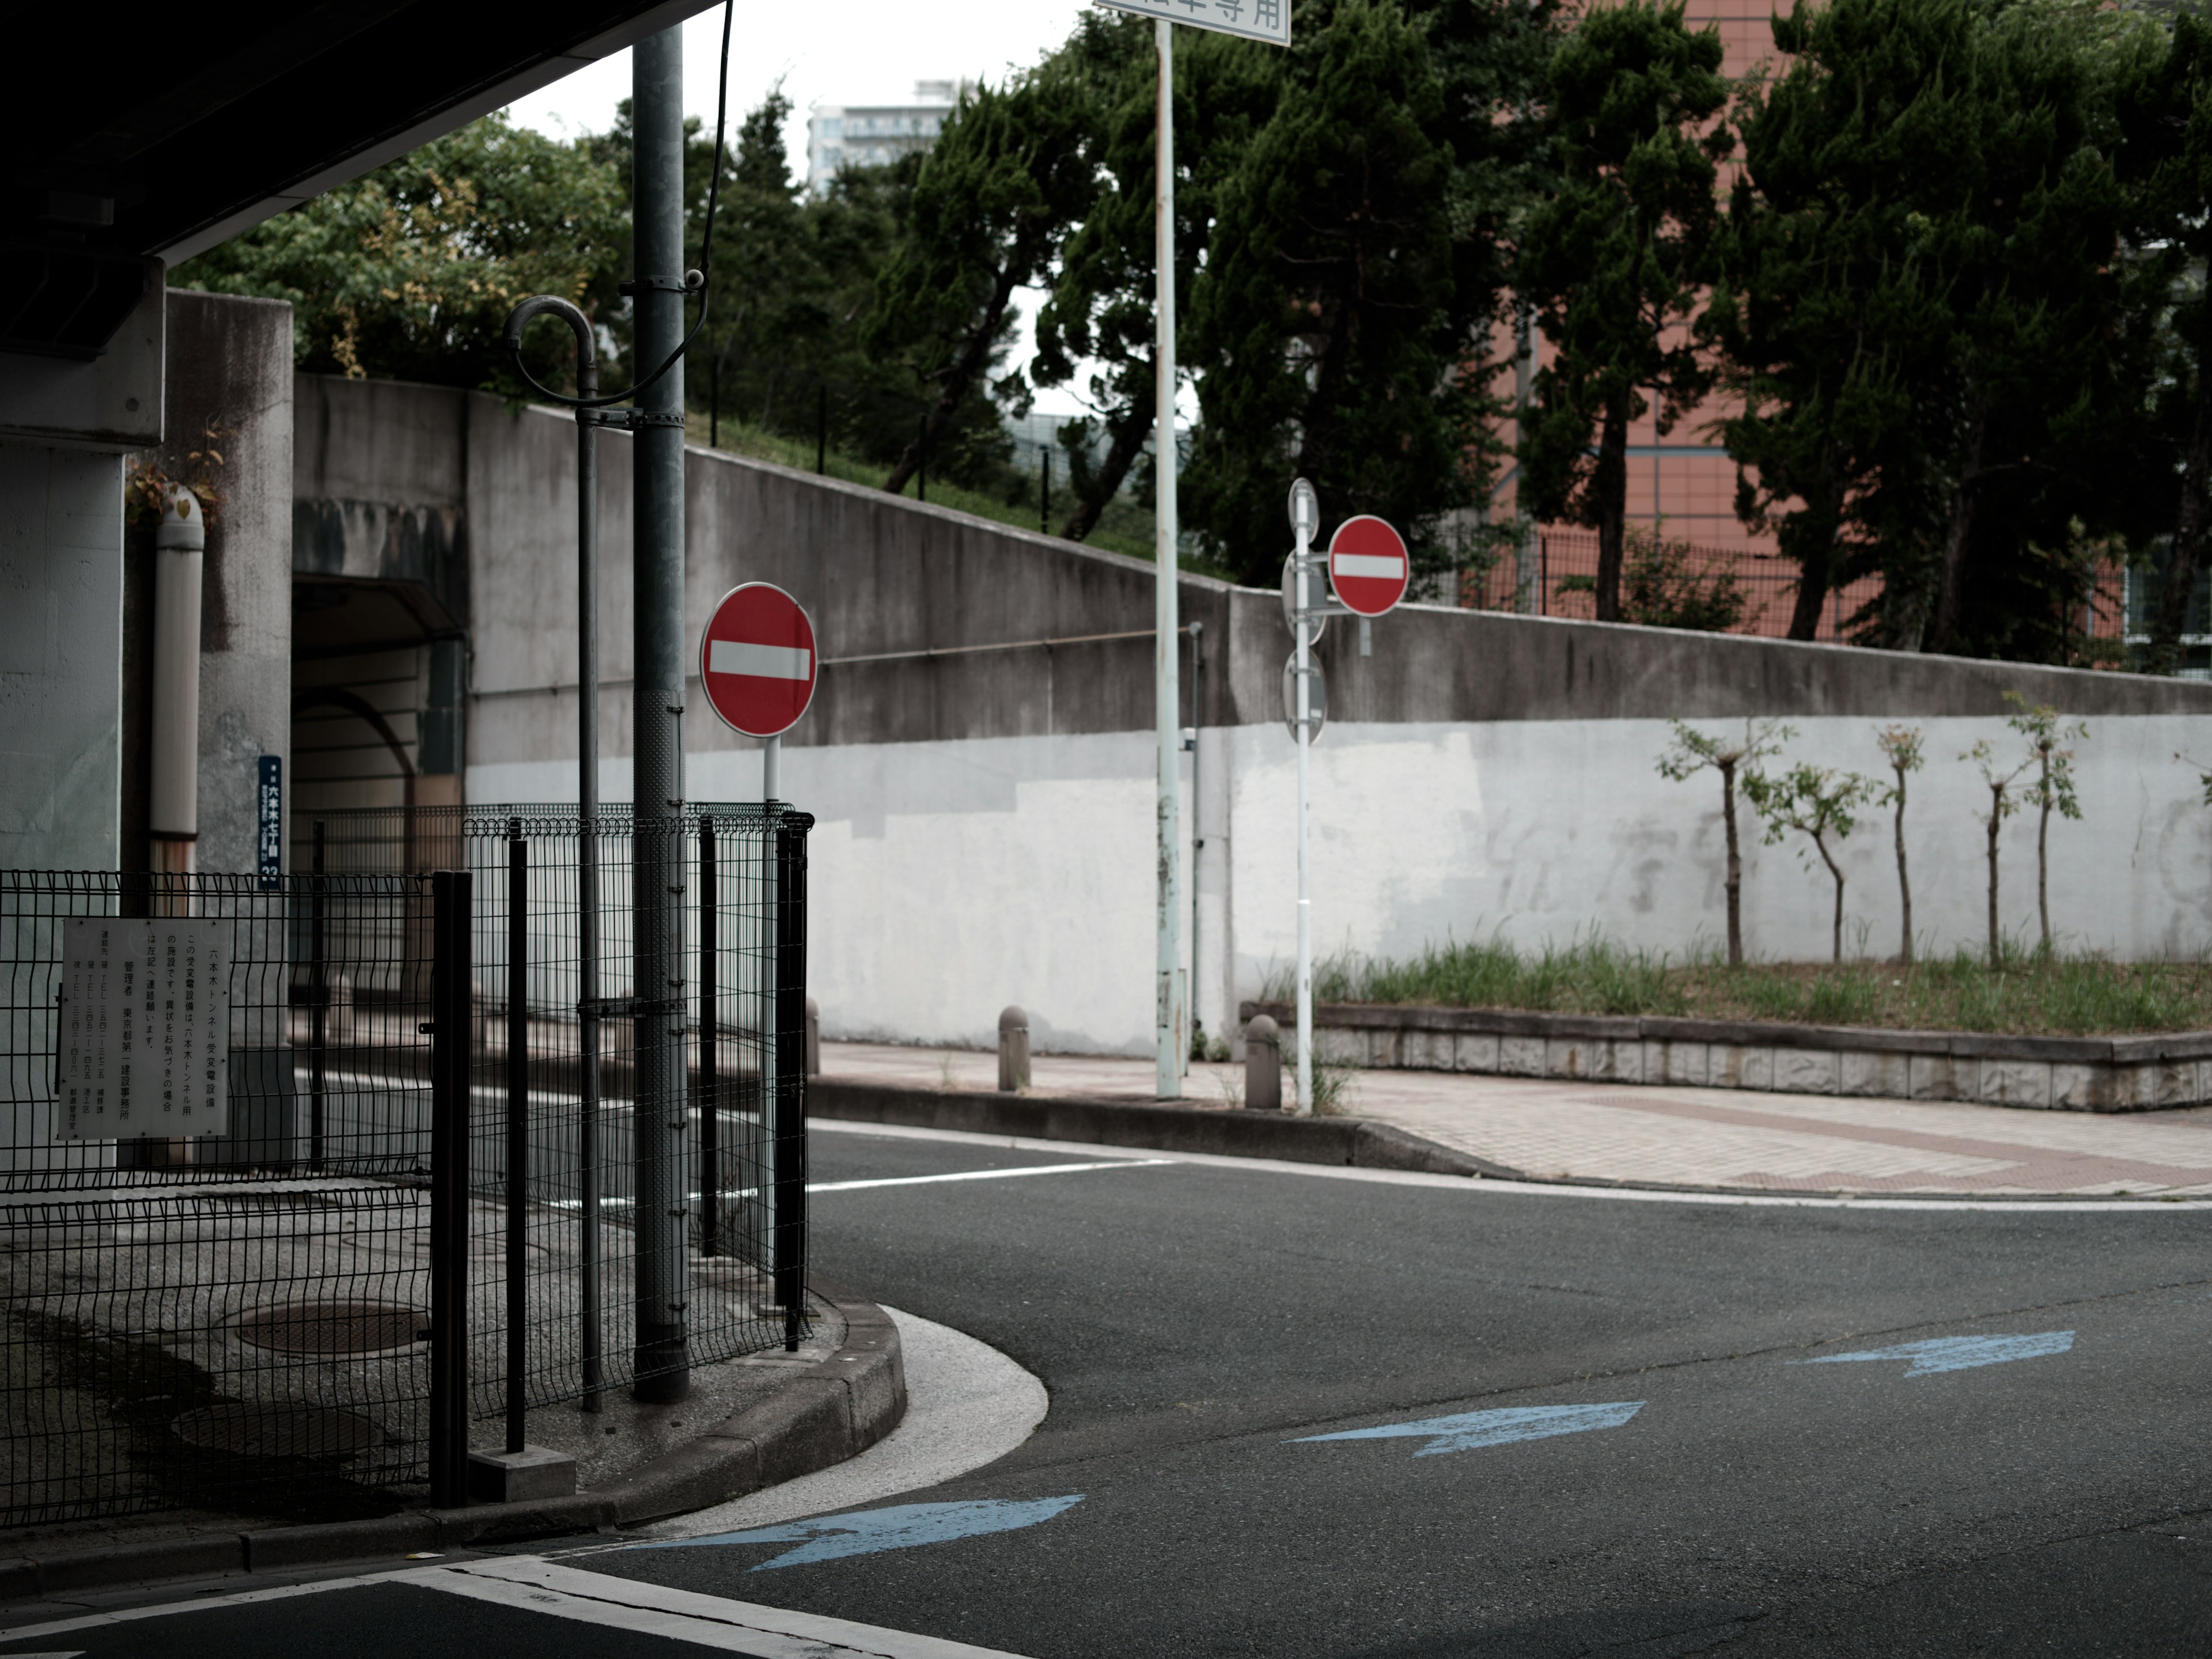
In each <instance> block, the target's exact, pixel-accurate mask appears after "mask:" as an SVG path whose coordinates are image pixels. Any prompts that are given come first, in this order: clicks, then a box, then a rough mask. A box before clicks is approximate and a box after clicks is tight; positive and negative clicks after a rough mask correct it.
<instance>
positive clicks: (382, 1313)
mask: <svg viewBox="0 0 2212 1659" xmlns="http://www.w3.org/2000/svg"><path fill="white" fill-rule="evenodd" d="M429 1329H430V1321H429V1316H428V1315H426V1314H421V1313H417V1312H416V1310H414V1309H412V1308H397V1307H393V1306H392V1304H389V1303H382V1302H301V1303H295V1304H291V1305H289V1306H287V1307H282V1308H263V1309H261V1310H258V1311H257V1312H254V1313H250V1314H246V1315H245V1316H243V1317H241V1318H240V1320H239V1321H238V1322H237V1323H236V1324H235V1325H234V1326H232V1327H231V1332H232V1334H234V1336H236V1337H237V1338H238V1340H240V1341H241V1342H244V1343H246V1344H248V1345H250V1346H253V1347H256V1348H270V1349H274V1350H275V1351H276V1352H278V1353H331V1354H336V1353H382V1352H386V1351H387V1350H389V1349H392V1348H404V1347H409V1346H412V1345H413V1344H415V1343H416V1342H420V1341H422V1340H424V1339H425V1338H426V1337H428V1334H429Z"/></svg>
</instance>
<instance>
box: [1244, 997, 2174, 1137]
mask: <svg viewBox="0 0 2212 1659" xmlns="http://www.w3.org/2000/svg"><path fill="white" fill-rule="evenodd" d="M1255 1014H1267V1015H1268V1016H1270V1017H1272V1018H1273V1019H1274V1020H1275V1021H1276V1023H1277V1024H1279V1025H1280V1026H1282V1028H1283V1029H1284V1030H1285V1032H1288V1031H1289V1030H1291V1029H1292V1028H1293V1026H1294V1024H1295V1023H1296V1022H1295V1012H1294V1010H1293V1009H1292V1007H1291V1005H1290V1004H1289V1003H1286V1002H1247V1003H1244V1004H1243V1005H1242V1006H1240V1007H1239V1009H1238V1014H1237V1018H1238V1019H1239V1020H1240V1022H1241V1021H1243V1020H1249V1019H1250V1018H1252V1017H1253V1016H1254V1015H1255ZM1314 1030H1315V1034H1316V1041H1317V1042H1319V1043H1320V1044H1321V1046H1322V1052H1323V1053H1324V1054H1332V1055H1334V1056H1337V1057H1340V1058H1341V1059H1343V1060H1346V1061H1347V1062H1349V1063H1350V1064H1352V1065H1354V1066H1363V1067H1367V1068H1370V1069H1375V1070H1386V1071H1387V1070H1405V1071H1425V1072H1471V1073H1477V1074H1480V1075H1484V1076H1491V1077H1542V1078H1571V1079H1576V1080H1577V1081H1583V1082H1603V1083H1673V1084H1691V1085H1697V1086H1699V1087H1701V1088H1707V1089H1762V1090H1772V1091H1778V1092H1781V1093H1784V1094H1808V1095H1872V1096H1881V1097H1887V1098H1889V1099H1893V1100H1958V1101H1968V1102H1972V1103H1977V1104H1979V1105H1984V1106H2020V1107H2027V1108H2032V1109H2054V1110H2058V1111H2069V1112H2148V1111H2156V1110H2160V1109H2164V1108H2168V1107H2175V1106H2199V1105H2203V1104H2204V1103H2207V1102H2208V1101H2212V1031H2172V1032H2166V1033H2162V1034H2158V1035H2154V1036H2120V1037H2038V1036H1990V1035H1985V1034H1984V1033H1980V1032H1974V1031H1887V1030H1870V1029H1867V1028H1863V1027H1859V1026H1847V1025H1784V1024H1765V1023H1760V1022H1753V1021H1735V1020H1705V1019H1670V1018H1656V1017H1654V1018H1616V1017H1608V1016H1604V1015H1593V1014H1547V1013H1535V1012H1524V1011H1520V1010H1514V1009H1499V1008H1437V1007H1425V1006H1414V1005H1400V1004H1390V1003H1350V1002H1338V1003H1323V1004H1322V1005H1320V1006H1317V1007H1316V1009H1315V1010H1314Z"/></svg>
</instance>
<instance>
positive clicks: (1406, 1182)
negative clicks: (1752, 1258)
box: [806, 1117, 2212, 1215]
mask: <svg viewBox="0 0 2212 1659" xmlns="http://www.w3.org/2000/svg"><path fill="white" fill-rule="evenodd" d="M806 1127H808V1128H809V1129H810V1130H814V1129H823V1130H829V1131H831V1132H833V1133H840V1134H855V1135H884V1136H887V1137H889V1138H890V1139H897V1140H945V1141H951V1142H954V1143H956V1144H958V1145H962V1146H994V1147H999V1148H1001V1149H1004V1150H1006V1151H1010V1152H1062V1153H1065V1152H1086V1153H1088V1154H1090V1155H1091V1157H1093V1158H1127V1159H1130V1160H1133V1161H1144V1162H1158V1163H1164V1164H1205V1165H1206V1166H1207V1167H1208V1168H1211V1169H1218V1170H1261V1171H1265V1172H1267V1173H1269V1174H1273V1175H1294V1176H1309V1177H1311V1178H1315V1179H1318V1180H1323V1181H1365V1182H1374V1183H1376V1184H1378V1185H1381V1186H1386V1187H1438V1188H1447V1189H1449V1190H1450V1191H1452V1192H1457V1193H1468V1194H1473V1195H1474V1196H1476V1197H1478V1198H1480V1197H1484V1196H1486V1195H1488V1194H1492V1193H1496V1194H1504V1195H1510V1196H1525V1197H1533V1198H1584V1199H1602V1200H1612V1201H1613V1202H1615V1203H1632V1204H1725V1205H1733V1206H1741V1207H1744V1208H1750V1209H1770V1208H1771V1209H1793V1210H1931V1211H1952V1210H1972V1211H1980V1212H1984V1213H1990V1212H1994V1213H1996V1214H2000V1215H2007V1214H2011V1215H2051V1214H2068V1215H2110V1214H2112V1212H2114V1211H2145V1210H2170V1211H2184V1212H2185V1211H2191V1210H2208V1209H2212V1199H2206V1198H2179V1199H2169V1198H2092V1199H2079V1198H2075V1199H2069V1198H2049V1199H2022V1198H2012V1199H1974V1198H1897V1197H1888V1196H1883V1197H1879V1198H1832V1197H1830V1196H1828V1195H1826V1194H1814V1193H1678V1192H1669V1191H1667V1190H1665V1189H1663V1188H1650V1187H1570V1186H1565V1185H1555V1184H1553V1182H1547V1181H1501V1180H1496V1179H1493V1178H1492V1177H1490V1176H1483V1177H1481V1178H1480V1179H1476V1178H1474V1177H1472V1176H1452V1175H1427V1174H1424V1173H1423V1172H1422V1171H1420V1170H1364V1169H1358V1168H1355V1167H1353V1166H1352V1165H1350V1164H1291V1163H1287V1162H1285V1161H1284V1160H1282V1159H1279V1158H1227V1157H1224V1156H1223V1155H1222V1154H1220V1153H1218V1152H1170V1151H1169V1150H1168V1149H1166V1148H1165V1147H1158V1146H1141V1147H1117V1146H1094V1145H1092V1144H1091V1142H1089V1141H1082V1140H1037V1139H1030V1138H1028V1137H1026V1136H1019V1135H984V1134H972V1133H969V1132H968V1131H967V1130H964V1129H923V1128H915V1127H908V1126H907V1125H905V1124H902V1123H861V1122H857V1121H854V1120H851V1119H848V1118H829V1117H810V1118H808V1119H807V1120H806Z"/></svg>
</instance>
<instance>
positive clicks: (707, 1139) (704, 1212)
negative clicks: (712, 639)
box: [699, 815, 722, 1256]
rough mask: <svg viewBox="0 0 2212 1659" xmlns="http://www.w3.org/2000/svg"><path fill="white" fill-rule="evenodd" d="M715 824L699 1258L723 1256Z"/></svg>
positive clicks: (707, 886) (702, 883)
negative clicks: (716, 1009) (716, 987)
mask: <svg viewBox="0 0 2212 1659" xmlns="http://www.w3.org/2000/svg"><path fill="white" fill-rule="evenodd" d="M718 910H719V907H718V906H717V905H716V903H715V890H714V819H713V818H711V817H706V816H704V815H702V817H700V819H699V1200H700V1203H699V1254H700V1255H702V1256H709V1255H720V1254H721V1253H722V1123H721V1116H722V1093H721V1089H720V1079H719V1078H718V1076H717V1073H718V1071H719V1069H720V1066H719V1062H720V1059H721V1054H720V1049H721V1046H722V1033H721V1030H720V1026H719V1025H718V1024H716V1022H715V1018H714V1012H715V1008H714V1003H715V994H714V952H715V949H716V947H717V946H718V945H720V942H721V941H720V939H719V938H718V937H717V935H718V933H719V932H720V930H719V929H718V928H717V927H715V925H714V920H715V916H716V915H717V914H718Z"/></svg>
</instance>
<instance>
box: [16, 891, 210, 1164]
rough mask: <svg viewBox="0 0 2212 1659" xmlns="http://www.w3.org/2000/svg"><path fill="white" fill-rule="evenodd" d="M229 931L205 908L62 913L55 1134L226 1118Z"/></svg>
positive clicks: (170, 1133)
mask: <svg viewBox="0 0 2212 1659" xmlns="http://www.w3.org/2000/svg"><path fill="white" fill-rule="evenodd" d="M226 932H227V930H226V929H225V928H224V927H223V925H222V923H220V922H216V921H208V920H205V919H191V920H187V919H185V918H181V917H178V918H157V919H155V920H154V921H128V920H125V919H122V918H119V917H112V916H94V917H84V916H71V917H70V918H68V919H67V920H66V921H64V922H63V923H62V994H61V1002H60V1005H59V1007H58V1014H59V1017H60V1022H61V1029H60V1030H59V1031H58V1033H57V1034H56V1036H57V1039H58V1048H60V1051H61V1054H60V1060H61V1063H60V1067H59V1076H58V1085H59V1100H58V1104H59V1106H60V1112H59V1115H58V1121H57V1122H56V1123H55V1126H54V1138H55V1139H58V1140H118V1139H130V1138H131V1137H134V1136H137V1135H152V1136H155V1137H158V1138H161V1139H180V1138H182V1137H184V1136H186V1135H213V1134H222V1133H224V1132H225V1131H226V1130H227V1129H228V1127H229V1125H228V1118H229V1103H230V960H229V949H228V941H227V939H226V938H225V933H226Z"/></svg>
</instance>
